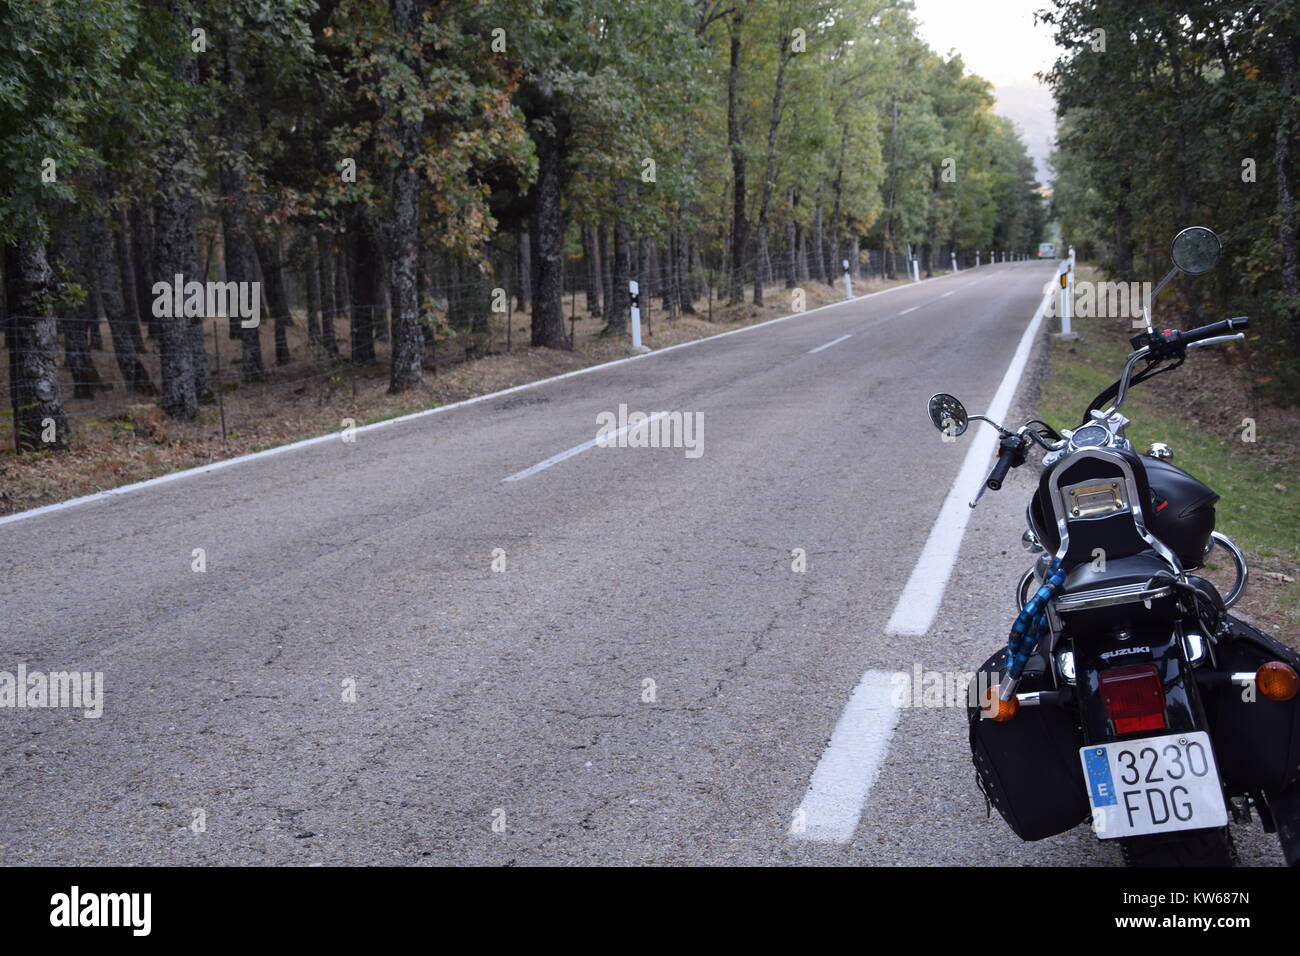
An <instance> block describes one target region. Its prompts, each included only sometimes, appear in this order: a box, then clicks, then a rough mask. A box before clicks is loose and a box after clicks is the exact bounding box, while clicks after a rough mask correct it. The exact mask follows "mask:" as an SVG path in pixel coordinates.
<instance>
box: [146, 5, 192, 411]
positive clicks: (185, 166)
mask: <svg viewBox="0 0 1300 956" xmlns="http://www.w3.org/2000/svg"><path fill="white" fill-rule="evenodd" d="M170 6H171V16H172V21H173V26H174V27H175V32H176V33H177V34H179V36H176V37H175V38H174V40H173V42H175V43H176V44H177V45H176V48H175V50H174V51H173V53H172V61H171V75H172V79H173V80H175V81H177V83H178V85H180V86H181V87H182V88H185V89H193V88H194V87H196V86H197V85H198V72H199V71H198V63H197V61H196V60H195V58H194V54H193V53H191V52H190V46H189V37H190V25H191V24H190V16H189V14H188V12H186V11H187V10H188V7H187V6H184V5H182V4H181V3H180V2H179V0H174V2H173V3H172V4H171V5H170ZM175 119H176V120H177V121H188V120H189V116H188V115H187V114H183V115H180V116H177V117H175ZM196 166H197V162H196V157H195V155H194V150H193V149H192V145H191V140H190V138H189V137H188V136H170V137H166V138H164V140H163V144H162V146H161V147H160V148H159V150H158V156H157V168H158V171H159V172H158V191H157V195H156V197H155V199H154V226H153V231H154V242H153V265H154V268H155V269H156V270H157V274H158V276H159V277H160V278H161V279H162V280H164V281H166V280H173V281H174V277H175V276H177V275H179V276H182V277H183V278H182V281H183V282H187V281H189V280H191V279H196V278H197V277H198V259H199V256H198V246H197V244H196V243H197V229H198V212H199V210H198V193H197V186H198V183H196V182H195V180H194V170H195V168H196ZM151 311H152V310H151ZM191 325H192V323H191V322H190V320H189V319H186V318H185V316H184V315H174V316H172V317H171V318H162V319H160V320H159V323H158V328H159V335H158V341H159V346H158V352H159V363H160V365H161V367H162V402H161V405H162V409H163V411H164V412H165V413H166V414H167V415H169V416H171V417H172V418H184V419H191V418H194V416H195V415H197V414H198V411H199V394H198V390H197V389H196V388H195V375H194V352H193V347H192V342H191V338H192V332H191Z"/></svg>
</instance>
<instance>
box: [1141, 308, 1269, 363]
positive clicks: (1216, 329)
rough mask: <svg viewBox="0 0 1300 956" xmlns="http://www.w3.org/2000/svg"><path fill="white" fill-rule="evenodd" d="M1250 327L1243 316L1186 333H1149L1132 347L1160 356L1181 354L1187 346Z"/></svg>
mask: <svg viewBox="0 0 1300 956" xmlns="http://www.w3.org/2000/svg"><path fill="white" fill-rule="evenodd" d="M1249 326H1250V319H1249V318H1247V317H1246V316H1244V315H1239V316H1237V317H1236V318H1232V319H1224V320H1223V321H1221V322H1211V323H1210V324H1209V325H1203V326H1201V327H1200V328H1199V329H1188V330H1187V331H1186V332H1180V331H1179V330H1178V329H1164V330H1163V331H1160V332H1151V333H1146V334H1143V335H1140V336H1138V337H1137V338H1136V339H1134V340H1133V344H1134V346H1137V347H1141V346H1145V347H1146V348H1147V350H1148V354H1153V355H1161V354H1166V355H1167V354H1173V353H1177V352H1181V351H1182V350H1183V349H1185V348H1187V346H1189V345H1195V344H1196V343H1197V342H1204V341H1205V340H1206V339H1215V338H1221V337H1223V336H1225V335H1226V336H1231V335H1232V334H1233V333H1236V332H1243V331H1245V329H1247V328H1248V327H1249Z"/></svg>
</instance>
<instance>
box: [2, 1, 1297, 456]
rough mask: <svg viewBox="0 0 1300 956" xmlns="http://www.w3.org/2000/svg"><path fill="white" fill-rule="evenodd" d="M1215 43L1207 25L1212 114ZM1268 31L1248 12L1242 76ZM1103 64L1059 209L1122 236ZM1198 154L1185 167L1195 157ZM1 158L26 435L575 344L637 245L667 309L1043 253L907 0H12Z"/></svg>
mask: <svg viewBox="0 0 1300 956" xmlns="http://www.w3.org/2000/svg"><path fill="white" fill-rule="evenodd" d="M1089 6H1093V5H1092V4H1071V5H1067V8H1066V9H1065V10H1064V11H1063V12H1061V13H1058V14H1056V16H1057V18H1058V19H1057V20H1056V22H1057V23H1058V24H1059V28H1060V30H1061V31H1062V32H1063V33H1064V34H1071V35H1073V32H1075V31H1077V27H1076V25H1075V20H1074V19H1073V18H1074V17H1076V16H1083V15H1084V13H1085V12H1087V11H1084V10H1082V9H1079V10H1075V9H1074V8H1078V7H1089ZM1103 6H1107V5H1103ZM1114 6H1115V11H1116V12H1115V13H1114V15H1115V16H1117V17H1118V16H1122V14H1121V13H1120V12H1119V11H1121V10H1122V9H1125V8H1126V7H1127V6H1128V5H1123V4H1116V5H1114ZM1239 26H1240V27H1241V28H1242V29H1243V31H1245V30H1246V28H1247V27H1248V26H1249V25H1248V24H1245V23H1241V24H1239ZM1211 52H1213V54H1214V55H1213V56H1209V55H1208V54H1206V55H1205V56H1202V57H1200V58H1195V57H1194V56H1193V54H1192V51H1190V50H1189V51H1188V53H1187V55H1186V62H1187V63H1188V66H1187V68H1186V71H1185V72H1186V76H1185V77H1184V79H1183V81H1182V82H1183V84H1184V86H1185V88H1186V90H1187V92H1186V93H1185V96H1184V98H1185V100H1186V102H1187V106H1186V113H1185V116H1184V122H1185V125H1184V126H1183V128H1184V129H1185V130H1186V131H1187V132H1188V133H1189V134H1190V131H1192V130H1193V129H1195V128H1196V127H1197V124H1199V123H1200V122H1201V120H1200V119H1198V118H1197V115H1196V114H1195V110H1197V109H1199V106H1197V105H1196V104H1197V103H1200V102H1201V100H1202V99H1205V98H1207V97H1208V98H1212V97H1213V96H1214V95H1216V94H1214V93H1213V92H1203V90H1202V87H1203V86H1204V85H1205V84H1207V83H1210V82H1211V80H1210V79H1209V77H1208V74H1209V73H1210V72H1211V71H1212V69H1214V68H1216V67H1217V66H1218V65H1219V63H1220V60H1219V58H1218V52H1217V51H1211ZM1255 55H1256V54H1255V53H1254V52H1253V48H1251V41H1250V40H1248V39H1241V40H1240V41H1236V40H1234V41H1232V48H1231V49H1230V50H1229V51H1227V52H1226V53H1225V54H1224V56H1225V57H1226V58H1225V59H1224V60H1223V61H1222V62H1223V65H1224V68H1225V69H1227V68H1229V67H1231V70H1232V71H1233V82H1234V83H1241V84H1249V83H1251V82H1255V81H1251V80H1249V79H1247V78H1246V77H1245V76H1244V74H1243V73H1242V69H1241V66H1242V61H1243V60H1244V59H1245V58H1247V57H1248V56H1255ZM1067 66H1068V64H1067ZM1139 67H1141V68H1142V69H1146V68H1147V65H1141V64H1137V63H1135V64H1134V70H1135V80H1134V82H1135V83H1136V82H1138V81H1139V78H1138V77H1137V76H1136V72H1137V71H1138V70H1139ZM1149 68H1150V69H1152V70H1155V71H1157V72H1158V73H1161V74H1162V75H1163V74H1164V73H1165V72H1167V68H1166V67H1165V66H1164V65H1162V64H1159V63H1151V64H1149ZM1083 71H1084V67H1083V66H1082V65H1081V66H1080V67H1079V76H1078V78H1077V79H1074V78H1072V77H1071V75H1070V74H1069V73H1068V72H1066V71H1065V70H1063V71H1062V72H1061V73H1060V74H1058V75H1057V76H1056V77H1055V78H1054V82H1056V83H1057V84H1058V87H1059V91H1060V95H1061V96H1062V98H1063V102H1065V103H1067V104H1069V110H1070V112H1069V113H1068V114H1067V120H1068V123H1069V127H1068V128H1069V129H1072V130H1074V131H1075V132H1074V133H1072V134H1071V135H1068V136H1067V137H1066V138H1065V140H1064V141H1063V145H1062V153H1061V154H1060V155H1061V156H1062V157H1063V158H1062V162H1063V163H1064V162H1065V160H1064V157H1065V156H1070V157H1071V162H1073V157H1075V156H1076V155H1083V156H1085V157H1086V159H1087V163H1086V164H1081V165H1080V167H1079V168H1078V169H1077V170H1072V171H1071V172H1070V174H1069V175H1070V178H1069V183H1070V190H1071V192H1070V194H1069V196H1070V205H1069V206H1067V207H1066V209H1067V211H1068V214H1069V215H1070V216H1071V217H1072V219H1071V223H1072V226H1071V228H1072V229H1073V230H1075V231H1077V232H1078V233H1079V235H1080V239H1081V241H1082V242H1084V243H1086V245H1087V247H1088V248H1089V249H1097V250H1100V249H1101V248H1102V247H1103V246H1105V245H1106V244H1107V242H1108V239H1109V237H1108V235H1107V234H1104V230H1102V229H1101V227H1100V224H1099V221H1098V220H1097V219H1096V218H1095V216H1096V215H1097V209H1104V210H1106V211H1109V209H1110V207H1111V206H1113V205H1114V203H1115V201H1116V199H1115V197H1113V196H1111V195H1110V192H1111V190H1112V188H1113V182H1114V180H1113V176H1112V170H1111V169H1110V167H1107V166H1105V165H1104V164H1105V163H1106V162H1116V161H1119V160H1118V159H1113V160H1112V159H1107V156H1106V154H1105V151H1104V150H1099V149H1098V148H1091V149H1090V147H1089V144H1088V143H1087V142H1085V141H1084V137H1083V134H1082V133H1080V132H1078V131H1080V130H1083V129H1085V128H1088V127H1089V126H1090V123H1089V122H1087V121H1085V119H1084V117H1083V115H1082V114H1084V113H1085V112H1088V111H1092V112H1097V111H1104V110H1108V109H1110V108H1111V106H1110V101H1109V100H1107V101H1106V102H1089V101H1087V95H1088V94H1089V93H1093V94H1096V93H1100V92H1103V90H1101V89H1099V87H1098V86H1097V85H1095V84H1090V83H1089V82H1088V78H1087V76H1086V75H1085V73H1084V72H1083ZM1239 74H1240V75H1239ZM1256 86H1262V84H1260V83H1258V82H1256ZM1104 92H1105V93H1106V94H1107V95H1110V94H1113V95H1114V97H1115V99H1116V100H1119V99H1124V100H1125V102H1124V108H1125V109H1127V110H1133V109H1136V108H1138V106H1139V105H1140V104H1139V103H1136V102H1135V100H1134V98H1133V97H1132V96H1131V95H1130V94H1128V93H1126V92H1123V91H1121V90H1119V89H1118V88H1113V87H1109V86H1107V87H1106V88H1105V90H1104ZM1161 95H1162V96H1165V95H1166V94H1165V93H1163V92H1162V94H1161ZM1161 108H1163V107H1161ZM1270 115H1271V114H1269V113H1268V105H1267V102H1265V101H1263V100H1261V102H1260V104H1259V108H1258V114H1257V115H1256V116H1255V117H1254V118H1253V119H1254V122H1255V123H1256V124H1257V125H1259V126H1267V125H1268V123H1269V122H1271V120H1270V119H1269V117H1270ZM1118 122H1119V121H1118V120H1114V121H1111V123H1112V125H1114V124H1115V123H1118ZM1122 142H1123V144H1124V146H1125V147H1126V148H1127V147H1129V146H1131V145H1133V139H1132V137H1131V136H1125V137H1123V140H1122ZM1153 146H1154V147H1156V148H1159V149H1161V150H1169V151H1172V150H1174V148H1175V146H1176V144H1175V143H1174V142H1173V141H1172V140H1167V141H1158V142H1156V143H1154V144H1153ZM1197 148H1198V149H1199V148H1200V147H1199V146H1198V147H1197ZM1207 152H1209V150H1208V147H1207ZM1133 158H1134V159H1135V158H1136V155H1135V154H1134V155H1133ZM1261 158H1262V157H1261ZM1205 162H1206V160H1205V159H1196V158H1190V159H1189V160H1187V161H1186V162H1184V163H1183V164H1182V165H1179V166H1177V171H1175V168H1174V167H1173V166H1171V167H1170V169H1169V172H1168V175H1169V176H1171V177H1175V178H1177V179H1178V181H1179V182H1180V183H1182V182H1186V183H1188V184H1190V185H1199V184H1200V182H1201V181H1202V180H1204V179H1205V178H1206V177H1207V176H1208V170H1207V169H1205V168H1203V165H1204V164H1205ZM1153 163H1154V157H1153ZM1189 166H1190V167H1194V169H1195V175H1193V174H1192V172H1191V170H1189V169H1188V168H1187V167H1189ZM0 167H2V168H3V170H4V176H3V183H2V185H0V188H2V189H3V193H2V194H0V196H2V198H0V243H3V245H4V263H3V273H4V290H5V294H4V302H3V308H4V313H3V330H4V346H5V349H6V355H7V359H8V362H7V381H8V388H9V393H10V403H9V404H10V408H11V412H10V415H11V416H12V420H11V425H12V433H13V448H14V449H15V450H16V451H17V452H18V453H19V454H22V453H25V452H31V451H60V450H64V449H68V448H72V447H75V444H76V441H77V430H78V428H77V424H78V415H79V414H80V413H79V412H78V408H79V406H83V405H84V406H87V407H89V406H88V404H87V403H90V402H91V401H92V400H94V399H95V398H96V396H98V395H101V394H102V393H104V392H106V391H109V390H114V391H113V394H115V395H120V396H122V397H123V400H128V399H129V400H130V401H134V402H139V403H151V404H154V405H156V406H157V408H158V409H160V410H161V414H162V415H164V416H166V418H167V419H168V420H182V421H183V420H192V419H194V418H195V417H196V416H198V415H200V414H201V413H202V407H203V406H205V405H211V404H212V403H213V402H214V401H216V400H217V399H218V398H220V397H221V396H220V394H219V393H220V392H221V391H222V390H224V389H244V390H251V389H256V388H258V387H259V386H262V385H265V384H267V383H274V382H275V381H276V380H277V376H279V375H281V374H282V372H283V374H288V373H287V372H286V371H284V370H285V369H286V368H288V367H290V366H292V367H295V368H296V367H300V366H302V365H303V363H304V362H305V363H306V364H305V367H307V368H309V369H310V370H311V372H312V374H313V375H314V376H318V377H319V376H329V375H330V374H331V370H334V369H337V368H340V367H344V368H347V367H357V366H380V367H382V366H384V365H386V366H387V387H388V390H389V392H391V393H402V392H407V391H409V390H412V389H415V388H416V387H417V386H420V385H421V383H422V382H425V381H427V378H428V377H430V376H432V375H434V374H436V370H437V369H438V368H441V367H443V366H444V364H445V363H446V362H447V361H448V360H449V357H454V359H455V360H456V361H463V362H473V361H474V360H475V359H477V358H479V357H480V356H482V355H483V354H485V352H487V351H488V350H490V349H491V348H492V337H493V334H494V333H493V328H494V326H493V325H492V323H493V322H494V320H496V319H497V317H498V316H501V315H503V314H506V313H508V314H510V315H512V316H513V315H515V314H525V313H526V314H527V316H528V319H527V321H528V325H527V338H528V341H527V342H524V343H519V344H520V345H523V346H525V347H529V348H534V349H548V350H567V349H571V348H572V347H573V340H572V315H573V312H574V310H575V309H577V308H578V306H577V303H578V302H579V301H581V303H582V305H581V309H582V311H583V313H584V314H585V315H588V316H596V317H599V319H600V321H601V323H603V324H602V329H601V334H602V335H605V336H609V337H614V338H617V337H621V336H625V335H626V334H627V332H628V323H629V316H630V307H631V304H632V303H631V297H630V293H629V281H630V280H637V281H638V283H639V287H640V290H641V294H640V298H641V299H642V300H646V301H648V302H651V303H653V305H654V307H655V308H657V309H658V310H660V312H661V314H662V315H664V316H666V317H667V318H668V320H669V321H672V320H673V319H675V318H678V317H680V316H686V315H698V314H699V313H700V312H701V311H702V310H704V309H706V308H708V309H710V310H711V308H712V305H713V303H714V301H715V300H716V301H717V302H718V303H719V304H720V305H725V304H731V305H736V304H739V303H752V304H757V305H762V304H763V303H764V302H765V297H767V299H768V300H771V299H772V297H774V296H777V295H781V296H783V298H785V299H786V300H787V301H788V295H786V293H785V291H784V290H787V289H793V288H795V287H800V286H804V285H808V284H816V283H824V284H828V285H829V284H831V283H836V282H837V281H838V280H839V279H840V277H841V272H842V263H844V262H848V263H849V271H850V272H851V273H852V274H853V275H854V276H878V277H881V278H886V279H889V278H894V277H897V276H905V275H906V274H907V271H908V268H909V265H908V263H909V261H910V259H911V258H912V257H915V258H916V260H917V265H918V268H919V272H920V273H921V274H922V275H930V274H933V273H934V272H935V271H937V270H943V269H948V268H949V267H950V264H952V263H959V264H960V265H961V266H966V265H973V264H974V259H975V256H976V255H977V254H979V255H982V256H983V257H984V261H985V262H987V261H988V256H989V255H990V253H992V252H995V251H996V252H998V254H1004V253H1005V254H1017V255H1022V256H1024V255H1032V254H1033V251H1034V249H1035V247H1036V244H1037V243H1038V242H1039V241H1040V239H1041V238H1042V236H1043V233H1044V227H1045V223H1046V220H1047V216H1048V210H1047V204H1046V202H1045V201H1044V199H1043V193H1042V189H1041V187H1040V185H1039V183H1038V182H1037V181H1036V174H1035V170H1034V165H1033V163H1032V161H1031V160H1030V158H1029V156H1028V154H1027V152H1026V149H1025V146H1024V144H1023V143H1022V141H1021V139H1020V136H1019V135H1018V132H1017V130H1016V128H1015V127H1014V125H1013V124H1012V123H1011V122H1010V121H1009V120H1007V119H1005V118H1002V117H999V116H998V115H997V113H996V111H995V103H994V97H993V93H992V89H991V87H990V85H989V84H988V83H987V82H986V81H985V80H983V79H981V78H980V77H978V76H975V75H972V74H971V73H970V72H968V71H967V69H966V68H965V66H964V65H963V62H962V60H961V58H960V56H959V55H957V54H955V53H953V52H951V51H948V52H938V51H935V50H932V49H930V48H929V47H928V46H927V44H926V43H925V42H924V41H923V40H922V39H921V37H920V36H919V34H918V27H917V23H916V19H915V16H914V13H913V10H912V7H911V4H910V3H907V2H893V0H618V2H614V0H434V2H425V0H75V2H73V0H7V2H6V3H5V4H4V5H3V6H0ZM1058 175H1060V174H1058ZM1093 175H1095V176H1097V177H1100V178H1101V179H1104V183H1097V184H1094V183H1092V182H1091V180H1088V179H1087V178H1086V177H1088V176H1093ZM1265 175H1266V174H1265V173H1263V172H1261V180H1262V179H1263V178H1264V177H1265ZM1155 182H1156V180H1155V179H1154V178H1147V179H1145V181H1144V182H1143V183H1142V184H1140V185H1137V186H1134V187H1131V190H1130V192H1131V198H1130V199H1128V200H1126V201H1128V202H1130V203H1131V204H1133V205H1136V204H1137V201H1138V200H1139V199H1141V198H1143V197H1145V195H1146V194H1147V192H1148V191H1149V190H1150V186H1151V185H1153V184H1154V183H1155ZM1263 189H1264V187H1263V186H1261V187H1258V192H1259V193H1260V194H1261V196H1262V193H1263ZM1197 196H1198V198H1199V196H1200V194H1199V193H1198V194H1197ZM1188 202H1189V203H1190V202H1191V199H1190V198H1189V199H1188ZM1252 202H1253V203H1254V205H1251V206H1250V207H1249V211H1250V212H1251V214H1254V215H1259V216H1267V215H1270V214H1271V212H1272V209H1271V207H1270V208H1268V209H1266V208H1265V207H1264V205H1263V200H1262V199H1254V200H1252ZM1108 204H1109V205H1108ZM1185 207H1186V208H1184V209H1183V212H1182V213H1179V211H1178V207H1177V205H1176V203H1175V204H1174V205H1170V204H1168V203H1165V204H1164V205H1163V206H1162V207H1161V209H1160V212H1161V214H1162V215H1165V216H1166V218H1168V217H1175V216H1178V215H1190V214H1191V211H1192V210H1191V207H1190V206H1186V204H1185ZM1132 215H1133V216H1134V218H1135V219H1139V220H1142V224H1141V225H1134V226H1133V227H1132V235H1133V239H1132V241H1131V243H1130V245H1129V246H1128V247H1126V248H1129V250H1130V251H1129V252H1128V253H1127V255H1128V256H1129V257H1130V260H1131V258H1132V256H1133V251H1132V250H1133V249H1139V250H1140V249H1142V248H1144V246H1143V243H1144V242H1145V241H1146V238H1145V237H1146V235H1147V234H1146V232H1145V230H1146V229H1147V228H1148V226H1147V224H1146V221H1145V219H1144V218H1143V215H1142V214H1140V213H1138V212H1136V210H1135V211H1134V212H1133V214H1132ZM1163 225H1164V223H1163V222H1160V223H1159V224H1158V226H1163ZM1224 225H1225V227H1228V226H1231V227H1232V228H1242V227H1243V226H1242V223H1241V221H1240V220H1239V219H1238V220H1237V221H1236V222H1235V223H1226V222H1225V223H1224ZM1158 226H1157V228H1158ZM1085 237H1086V238H1085ZM1260 238H1261V241H1263V238H1262V237H1260ZM1292 238H1293V239H1294V236H1293V237H1292ZM1292 250H1293V252H1294V242H1293V243H1292ZM1118 267H1120V268H1122V267H1123V262H1122V255H1121V261H1120V262H1118ZM1292 278H1293V279H1294V270H1293V272H1292ZM211 283H219V284H221V285H220V286H218V287H217V295H216V301H217V303H218V305H220V304H221V303H222V302H223V300H224V299H227V298H228V304H229V305H231V306H233V305H234V303H235V302H236V301H238V297H237V295H236V292H235V290H236V289H238V290H243V291H244V292H246V291H247V289H248V288H250V287H251V286H250V284H251V283H257V286H256V288H257V289H258V306H259V309H258V320H257V321H250V320H248V319H247V316H248V313H247V312H245V311H241V310H239V309H236V308H220V307H218V308H213V298H214V297H213V294H212V293H213V286H212V285H210V284H211ZM228 284H229V285H228ZM192 285H193V286H195V287H199V286H202V287H203V288H204V289H206V295H197V296H194V297H192V296H191V295H190V291H189V290H190V289H191V286H192ZM173 287H174V289H175V293H176V294H175V296H174V297H173V295H172V293H171V292H170V291H165V290H168V289H172V288H173ZM1267 288H1272V286H1267V284H1265V286H1261V287H1260V289H1259V290H1258V291H1259V294H1261V295H1262V294H1266V289H1267ZM246 299H247V295H245V300H246ZM173 302H174V304H175V306H176V308H174V309H173V308H172V304H173ZM706 303H707V306H706ZM160 306H161V308H160ZM566 306H567V308H568V311H569V318H570V328H569V329H568V330H567V331H566V328H565V320H566V315H565V312H566ZM236 313H238V314H236ZM710 315H711V311H710ZM508 334H509V333H507V335H508ZM496 335H497V337H498V338H499V337H500V335H499V332H497V333H496ZM296 353H302V354H296ZM223 363H224V364H223ZM295 363H297V364H295ZM218 382H220V383H222V384H221V385H220V387H218V384H217V383H218ZM265 414H267V415H272V416H273V415H275V414H276V412H275V408H274V404H273V403H270V404H269V405H268V407H267V408H266V409H265Z"/></svg>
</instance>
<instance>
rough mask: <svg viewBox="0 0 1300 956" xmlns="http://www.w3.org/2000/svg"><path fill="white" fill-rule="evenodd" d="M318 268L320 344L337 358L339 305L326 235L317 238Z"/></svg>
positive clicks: (331, 253)
mask: <svg viewBox="0 0 1300 956" xmlns="http://www.w3.org/2000/svg"><path fill="white" fill-rule="evenodd" d="M316 266H317V268H318V269H319V270H320V300H321V309H320V344H321V348H323V349H324V350H325V354H326V355H328V356H330V357H331V358H337V357H338V354H339V343H338V339H337V338H336V337H335V334H334V316H335V315H337V314H338V309H339V305H338V300H337V299H336V298H335V292H336V290H335V287H334V250H332V249H331V248H330V244H329V241H328V240H327V239H326V238H325V236H324V235H318V236H317V237H316Z"/></svg>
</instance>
